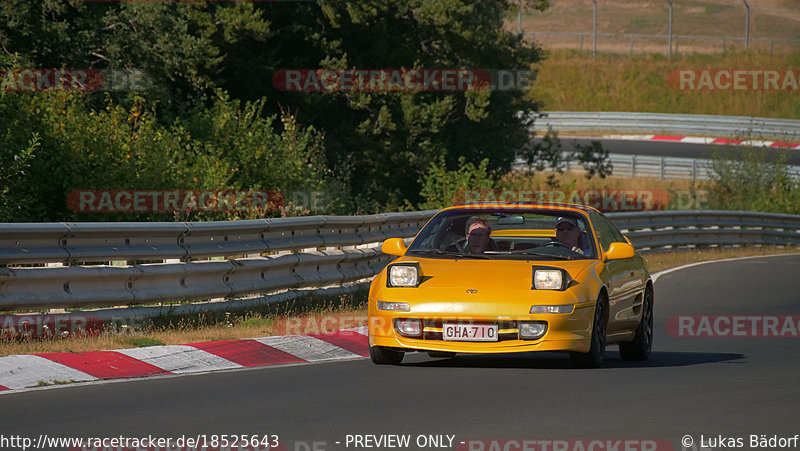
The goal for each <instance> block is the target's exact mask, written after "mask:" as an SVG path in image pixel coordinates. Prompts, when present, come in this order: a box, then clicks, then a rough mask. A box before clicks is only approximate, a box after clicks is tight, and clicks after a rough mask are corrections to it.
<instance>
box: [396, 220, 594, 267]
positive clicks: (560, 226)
mask: <svg viewBox="0 0 800 451" xmlns="http://www.w3.org/2000/svg"><path fill="white" fill-rule="evenodd" d="M408 253H409V254H412V255H419V256H426V257H433V258H480V259H517V260H518V259H524V260H542V259H544V260H574V259H586V258H595V255H596V253H595V247H594V238H593V236H592V233H591V228H590V227H589V226H588V222H587V219H586V217H585V216H583V215H582V214H580V213H575V212H567V211H558V210H555V211H553V210H541V209H528V210H526V209H488V210H487V209H486V208H477V209H458V210H445V211H442V212H440V213H439V214H437V215H436V216H435V217H434V218H433V219H432V220H431V221H430V222H429V223H428V224H427V225H426V226H425V228H423V229H422V230H421V231H420V233H419V234H418V235H417V237H416V238H415V239H414V242H413V243H411V245H410V246H409V248H408Z"/></svg>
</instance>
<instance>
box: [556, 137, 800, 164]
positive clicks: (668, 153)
mask: <svg viewBox="0 0 800 451" xmlns="http://www.w3.org/2000/svg"><path fill="white" fill-rule="evenodd" d="M591 141H592V139H576V138H569V137H562V138H561V144H562V145H563V146H564V150H573V149H575V146H574V144H575V143H577V144H581V145H586V144H589V143H590V142H591ZM600 141H602V142H603V148H604V149H607V150H608V152H609V153H615V154H624V155H649V156H655V157H678V158H697V159H706V160H709V159H711V158H712V157H713V151H714V150H718V151H720V152H726V151H730V150H731V149H734V150H735V149H737V148H736V147H725V146H719V145H705V144H688V143H675V142H662V141H630V140H612V139H602V140H600ZM767 150H770V151H774V152H779V151H780V150H779V149H777V148H768V149H767ZM785 151H786V152H788V161H787V163H788V164H793V165H800V151H797V150H785Z"/></svg>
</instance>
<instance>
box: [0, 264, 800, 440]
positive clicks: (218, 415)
mask: <svg viewBox="0 0 800 451" xmlns="http://www.w3.org/2000/svg"><path fill="white" fill-rule="evenodd" d="M798 274H800V256H798V255H792V256H780V257H772V258H757V259H749V260H741V261H732V262H722V263H715V264H709V265H701V266H697V267H694V268H691V269H685V270H681V271H676V272H673V273H670V274H666V275H663V276H662V277H661V278H660V279H658V281H657V283H656V292H655V293H656V296H655V309H656V310H655V333H656V336H655V345H654V353H653V355H652V358H651V360H650V361H648V362H645V363H629V362H623V361H621V360H620V358H619V354H618V353H617V351H616V348H612V347H609V348H608V350H609V353H608V361H607V363H606V365H605V366H604V367H603V368H600V369H594V370H583V369H574V368H572V367H571V365H570V363H569V360H568V359H567V358H565V357H564V356H562V355H559V354H547V355H535V354H528V355H524V356H509V355H503V356H463V357H461V356H459V357H457V358H454V359H449V360H448V359H432V358H429V357H427V356H426V355H418V354H414V355H413V356H407V357H406V361H405V362H404V364H403V366H401V367H386V366H381V367H379V366H374V365H372V363H370V362H369V361H368V360H366V359H362V360H351V361H342V362H336V363H323V364H314V365H304V366H289V367H267V368H259V369H251V370H244V371H233V372H223V373H214V374H205V375H194V376H184V377H168V378H156V379H147V380H140V381H130V382H120V383H108V384H99V385H97V384H95V385H86V386H73V387H63V388H57V389H52V390H50V389H48V390H39V391H31V392H23V393H10V394H7V395H3V396H0V434H5V435H6V436H8V435H9V434H16V435H20V436H38V435H39V434H42V433H46V434H49V435H50V436H65V437H80V436H86V437H97V436H101V437H115V436H125V437H130V436H147V435H148V434H149V435H153V436H161V437H180V436H181V435H184V434H185V435H197V434H207V435H210V434H259V435H262V434H277V435H278V436H279V438H280V440H281V441H282V442H284V443H287V444H288V445H289V446H288V448H287V449H292V450H304V451H305V450H311V449H318V450H330V449H367V448H364V447H358V448H357V447H354V446H352V445H351V446H350V447H347V448H346V447H345V443H346V440H347V435H348V434H362V435H366V434H410V435H411V441H412V444H413V443H414V441H415V440H416V439H417V438H418V437H417V436H418V435H433V436H434V438H438V436H439V435H442V436H447V435H449V436H453V435H454V436H455V442H454V443H458V442H460V441H468V440H469V439H480V438H495V439H526V438H527V439H590V438H604V439H665V440H668V441H669V442H671V443H672V444H673V445H674V446H675V448H674V449H676V450H678V449H682V448H681V445H680V441H681V438H682V437H684V436H685V435H686V434H690V435H691V436H692V437H693V439H694V440H695V446H698V445H699V444H700V443H699V442H700V440H701V435H702V436H703V438H704V439H705V440H708V439H709V437H714V439H715V440H716V439H717V436H720V435H721V436H722V437H723V438H727V437H733V438H736V437H741V438H743V443H744V446H743V448H744V449H748V448H749V442H748V440H749V439H748V437H749V434H757V435H759V434H765V435H766V436H767V437H772V436H773V435H775V434H777V435H778V436H779V437H789V436H794V435H795V434H798V433H800V421H798V420H800V410H798V405H800V359H798V356H800V338H798V337H797V336H795V337H793V338H790V337H783V338H781V337H771V338H765V337H722V338H708V337H678V336H671V335H670V334H668V333H667V330H666V323H667V320H668V318H670V317H672V316H675V315H792V314H798V308H799V307H800V291H799V290H798ZM796 323H797V318H796V319H795V326H796V325H797V324H796ZM442 438H443V439H444V443H445V444H447V443H448V442H447V437H442ZM295 441H299V442H295ZM314 441H318V442H324V444H321V443H320V444H317V445H316V448H314V445H313V444H312V442H314ZM337 441H338V442H340V443H341V444H339V445H337V444H336V442H337ZM4 449H6V448H5V447H4ZM370 449H391V448H389V447H388V446H381V447H377V448H370ZM401 449H406V448H401ZM408 449H436V448H435V447H433V446H425V447H422V448H421V447H417V446H416V445H414V446H411V447H409V448H408ZM445 449H452V448H450V447H447V448H445ZM463 449H470V448H463ZM472 449H480V448H478V447H475V448H472ZM486 449H489V448H486ZM499 449H502V448H499ZM508 449H518V448H513V447H512V448H508ZM531 449H536V450H538V449H541V448H531ZM551 449H552V448H551ZM621 449H624V448H621ZM636 449H638V448H636ZM659 449H662V448H659ZM691 449H701V448H699V447H698V448H691ZM702 449H709V448H702Z"/></svg>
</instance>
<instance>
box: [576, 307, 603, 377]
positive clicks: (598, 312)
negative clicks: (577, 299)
mask: <svg viewBox="0 0 800 451" xmlns="http://www.w3.org/2000/svg"><path fill="white" fill-rule="evenodd" d="M607 326H608V297H607V295H606V294H605V292H603V293H602V294H601V295H600V298H599V299H598V300H597V305H596V306H595V308H594V321H593V322H592V345H591V347H590V348H589V352H587V353H580V352H573V353H572V354H571V355H570V357H572V361H573V362H574V363H575V365H576V366H578V367H579V368H597V367H599V366H602V365H603V362H604V361H605V354H606V327H607Z"/></svg>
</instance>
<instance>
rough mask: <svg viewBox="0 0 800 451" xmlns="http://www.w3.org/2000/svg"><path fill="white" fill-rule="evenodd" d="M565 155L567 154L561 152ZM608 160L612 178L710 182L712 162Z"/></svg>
mask: <svg viewBox="0 0 800 451" xmlns="http://www.w3.org/2000/svg"><path fill="white" fill-rule="evenodd" d="M564 155H565V156H567V155H568V153H566V152H565V153H564ZM608 161H609V163H611V165H612V167H613V175H614V176H615V177H630V178H636V177H649V178H656V179H661V180H692V181H696V180H710V179H711V176H712V174H713V172H712V171H711V165H712V163H713V161H712V160H705V159H699V158H697V159H696V158H681V157H658V156H652V155H627V154H615V153H611V154H608ZM525 168H526V165H525V161H524V160H523V159H521V158H520V159H517V161H516V163H515V165H514V166H513V169H515V170H524V169H525ZM786 169H787V172H788V174H789V175H791V176H793V177H797V178H798V179H800V166H796V165H789V166H787V168H786ZM564 170H565V171H566V172H570V171H573V170H575V171H581V170H583V166H582V165H581V163H580V162H579V161H578V160H569V159H567V158H565V159H564Z"/></svg>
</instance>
